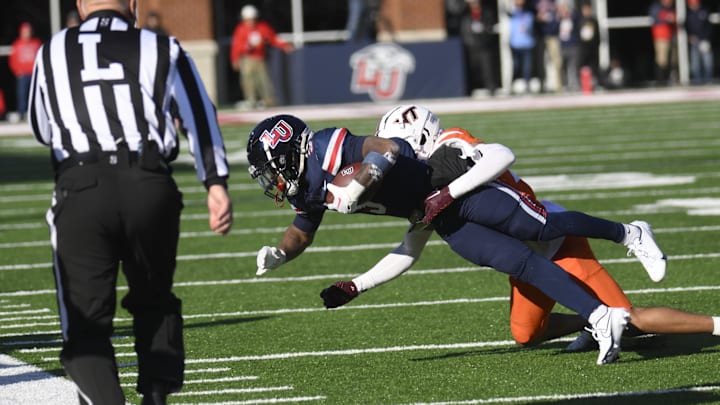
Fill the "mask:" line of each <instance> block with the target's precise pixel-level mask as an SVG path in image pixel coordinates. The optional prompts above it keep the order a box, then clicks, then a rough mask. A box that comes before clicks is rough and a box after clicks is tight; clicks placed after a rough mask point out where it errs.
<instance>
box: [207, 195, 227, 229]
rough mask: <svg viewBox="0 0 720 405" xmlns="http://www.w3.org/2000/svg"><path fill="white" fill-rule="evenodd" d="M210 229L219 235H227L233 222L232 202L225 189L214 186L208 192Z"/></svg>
mask: <svg viewBox="0 0 720 405" xmlns="http://www.w3.org/2000/svg"><path fill="white" fill-rule="evenodd" d="M207 205H208V213H209V214H210V229H212V230H213V231H214V232H215V233H217V234H218V235H227V233H228V232H230V228H231V227H232V222H233V213H232V201H231V200H230V195H229V194H228V192H227V190H226V189H225V187H223V186H221V185H218V184H213V185H212V186H210V189H209V190H208V199H207Z"/></svg>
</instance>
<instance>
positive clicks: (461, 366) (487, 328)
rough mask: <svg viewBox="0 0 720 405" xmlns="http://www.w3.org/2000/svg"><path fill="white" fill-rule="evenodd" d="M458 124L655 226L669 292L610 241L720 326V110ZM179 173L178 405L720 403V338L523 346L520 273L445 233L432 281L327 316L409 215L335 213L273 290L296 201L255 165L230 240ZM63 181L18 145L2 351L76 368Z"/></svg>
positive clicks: (124, 316) (661, 293)
mask: <svg viewBox="0 0 720 405" xmlns="http://www.w3.org/2000/svg"><path fill="white" fill-rule="evenodd" d="M440 118H441V120H442V122H443V124H444V126H445V127H451V126H460V127H464V128H467V129H469V130H470V131H471V132H473V133H474V134H475V135H476V136H481V137H482V138H484V139H485V140H487V141H491V142H500V143H504V144H506V145H508V146H509V147H511V148H512V149H513V150H514V151H515V153H516V155H517V158H518V160H517V162H516V164H515V165H514V170H515V171H516V172H517V173H519V174H521V175H523V176H524V177H525V178H526V179H527V180H528V181H529V182H530V183H531V184H533V185H534V186H535V187H536V191H538V194H539V195H540V196H541V197H542V198H549V199H553V200H555V201H557V202H559V203H561V204H563V205H565V206H566V207H568V208H572V209H576V210H582V211H586V212H589V213H591V214H595V215H600V216H604V217H607V218H610V219H614V220H618V221H624V222H629V221H631V220H633V219H637V218H643V219H645V220H647V221H648V222H650V223H652V224H653V226H654V229H655V231H656V239H657V241H658V243H659V244H660V245H661V247H663V249H664V250H665V253H666V254H667V255H668V257H669V262H668V274H667V277H666V278H665V280H664V281H663V282H661V283H658V284H655V283H652V282H651V281H650V280H649V278H648V277H647V275H646V274H645V272H644V271H643V269H642V267H641V266H640V264H639V262H637V261H636V260H635V259H633V258H628V257H626V255H625V250H624V248H622V247H621V246H618V245H615V244H612V243H610V242H596V243H595V242H594V243H593V247H594V249H595V252H596V254H597V255H598V257H599V258H600V260H601V261H602V262H603V263H604V264H605V265H606V267H607V268H608V269H609V270H610V272H611V273H612V274H613V276H615V277H616V279H617V280H618V281H619V283H620V284H621V286H622V287H623V288H624V289H625V290H626V292H627V293H628V296H629V298H630V299H631V300H632V301H633V303H635V304H636V305H642V306H650V305H668V306H674V307H678V308H681V309H685V310H689V311H697V312H702V313H707V314H712V315H718V314H720V299H718V298H717V297H718V294H719V293H720V291H718V290H720V243H719V242H718V239H719V238H720V120H719V118H720V103H718V102H687V103H678V104H657V105H634V106H614V107H603V108H587V109H585V108H577V109H557V110H538V111H515V112H502V113H482V114H443V115H441V116H440ZM310 124H311V126H312V127H313V128H315V129H319V128H322V127H324V126H347V127H348V128H350V129H351V130H352V131H353V132H354V133H356V134H363V133H366V134H367V133H372V132H373V131H374V127H375V121H374V120H373V119H363V120H345V121H339V122H332V123H330V122H311V123H310ZM249 129H250V127H249V126H237V127H226V128H224V133H225V137H226V142H227V149H228V153H229V155H233V154H234V155H235V156H237V155H241V154H242V153H243V151H244V150H245V140H246V139H247V132H248V130H249ZM182 153H184V154H187V151H181V154H182ZM176 169H177V170H176V179H177V181H178V184H179V185H180V187H181V189H182V191H183V193H184V197H185V210H184V213H183V221H182V232H183V234H182V237H181V240H180V247H179V258H178V269H177V275H176V285H177V286H176V289H175V292H176V294H177V295H178V296H179V297H180V298H181V299H182V300H183V310H184V314H185V325H186V329H185V338H186V348H187V359H188V360H187V374H186V380H187V384H186V385H185V388H184V390H183V393H182V395H178V396H173V397H171V402H172V403H214V404H256V403H257V404H264V403H300V402H307V403H324V404H417V403H443V404H484V403H501V402H502V403H508V402H510V403H528V402H537V403H553V404H570V403H578V404H579V403H582V404H600V403H613V404H624V403H628V404H629V403H633V404H650V403H653V404H656V403H687V404H689V403H720V366H719V364H720V337H713V336H710V335H690V336H655V337H650V338H644V339H633V340H629V339H626V341H625V344H624V351H623V353H622V355H621V358H620V360H619V361H618V362H617V363H615V364H612V365H606V366H597V365H596V364H595V360H596V357H597V353H596V352H587V353H574V354H568V353H564V352H563V348H564V347H565V345H566V344H567V340H565V341H558V342H550V343H546V344H543V345H541V346H539V347H537V348H532V349H527V348H525V349H523V348H520V347H518V346H516V345H514V344H513V342H512V338H511V335H510V331H509V327H508V300H507V297H508V292H509V286H508V282H507V277H506V276H504V275H502V274H500V273H497V272H495V271H492V270H489V269H486V268H478V267H475V266H471V265H470V264H468V263H467V262H465V261H463V260H462V259H460V258H458V257H457V256H455V255H454V254H453V253H452V252H451V251H450V250H449V249H448V248H447V247H446V246H445V245H444V244H443V243H442V242H441V241H440V240H439V238H437V237H433V239H432V241H431V244H430V246H428V247H427V248H426V250H425V252H424V254H423V257H422V258H421V260H420V261H419V262H418V263H417V264H416V265H415V267H414V269H413V271H411V272H409V273H408V274H406V275H404V276H402V277H401V278H399V279H398V280H395V281H394V282H392V283H390V284H387V285H384V286H382V287H380V288H377V289H375V290H372V291H370V292H368V293H366V294H364V295H361V296H360V297H359V298H358V299H356V300H355V301H353V302H352V303H350V304H349V305H347V306H346V307H344V308H342V309H339V310H325V309H324V308H323V307H322V301H321V299H320V298H319V295H318V294H319V292H320V290H321V289H323V288H324V287H326V286H328V285H330V284H331V283H332V282H334V281H336V280H339V279H350V278H352V276H354V275H355V274H357V273H360V272H363V271H365V270H366V269H368V268H369V267H370V266H372V265H373V264H374V263H375V261H376V260H378V259H379V258H380V257H382V256H383V255H384V254H385V253H386V252H388V251H389V250H391V249H392V247H394V246H395V245H396V244H397V243H399V241H400V240H401V239H402V236H403V234H404V231H405V229H406V222H404V221H403V220H400V219H397V218H390V217H373V216H365V215H340V214H336V213H330V214H328V215H326V216H325V220H324V223H323V226H322V227H321V229H320V231H319V232H318V234H317V236H316V238H315V242H314V244H313V247H312V248H310V249H309V250H308V251H307V252H306V253H305V254H303V255H302V256H301V257H300V258H298V259H297V260H295V261H292V262H290V263H288V264H286V265H284V266H283V267H281V268H279V269H277V270H275V271H273V272H270V273H268V274H266V275H265V276H263V277H262V278H255V269H256V268H255V252H256V251H257V249H258V248H260V247H261V246H263V245H274V244H276V243H277V242H278V240H279V238H280V237H281V235H282V232H283V231H284V229H285V227H286V226H287V225H288V224H289V223H290V222H291V221H292V215H293V214H292V210H291V209H290V208H289V207H288V206H286V207H283V208H276V207H275V206H274V204H273V202H272V201H271V200H269V199H268V198H266V197H265V196H264V195H263V194H262V192H260V189H259V188H258V187H257V186H256V184H254V183H253V182H251V180H250V179H249V176H248V175H247V168H246V167H245V166H243V165H241V164H235V165H233V168H232V169H233V175H232V178H231V187H230V190H231V194H232V196H233V201H234V208H235V225H234V228H233V231H232V232H231V234H230V235H228V236H227V237H218V236H215V235H213V234H212V233H211V232H209V229H208V225H207V213H206V208H205V205H204V189H203V188H202V186H201V185H200V184H199V183H198V182H197V180H196V178H195V176H194V172H193V171H192V168H191V167H190V166H188V165H186V164H178V165H177V166H176ZM51 181H52V177H51V172H50V169H49V163H48V151H47V150H46V149H45V148H43V147H40V146H37V145H36V144H35V142H34V140H33V138H32V137H31V136H29V135H28V136H25V137H7V138H0V351H1V352H2V353H5V354H9V355H11V356H13V357H16V358H18V359H20V360H22V361H24V362H27V363H31V364H34V365H37V366H38V367H41V368H43V369H46V370H49V371H51V372H53V373H57V374H62V369H61V366H60V364H59V362H58V360H57V356H58V351H59V346H60V345H59V342H58V339H59V322H58V316H57V306H56V303H55V295H54V284H53V277H52V271H51V267H50V261H51V252H50V246H49V243H48V239H49V237H48V231H47V228H46V226H45V223H44V212H45V210H46V208H47V207H48V205H49V202H50V191H51V188H52V182H51ZM120 284H121V285H124V280H122V279H121V280H120ZM125 291H126V290H124V289H123V287H120V291H119V295H120V296H122V294H123V293H124V292H125ZM561 310H562V309H561ZM129 326H130V319H129V314H128V313H126V312H124V310H122V309H119V310H118V313H117V319H116V336H115V339H114V344H115V345H116V351H117V353H118V362H119V364H120V366H121V369H120V371H121V380H122V382H123V384H124V386H125V387H126V393H127V397H128V401H130V402H131V403H137V402H138V397H137V395H136V394H135V392H134V381H135V376H134V374H133V372H136V368H135V367H134V361H135V357H134V354H133V352H132V337H131V329H130V328H129ZM2 384H3V383H2V379H0V402H2V398H3V397H4V396H3V387H2Z"/></svg>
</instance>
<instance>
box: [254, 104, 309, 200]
mask: <svg viewBox="0 0 720 405" xmlns="http://www.w3.org/2000/svg"><path fill="white" fill-rule="evenodd" d="M312 134H313V132H312V130H310V128H309V127H308V126H307V124H305V122H303V120H301V119H300V118H297V117H295V116H292V115H275V116H272V117H270V118H266V119H265V120H263V121H262V122H261V123H259V124H258V125H257V126H256V127H255V128H254V129H253V130H252V132H250V138H249V139H248V147H247V156H248V161H249V162H250V168H249V171H250V176H251V177H252V178H253V179H255V180H257V182H258V184H260V187H262V189H263V191H264V192H265V195H267V196H268V197H270V198H272V199H274V200H275V201H277V202H282V201H283V200H284V199H285V197H286V196H288V195H289V196H293V195H295V194H297V193H298V191H299V190H300V181H301V179H302V176H303V172H304V171H305V161H306V160H307V154H308V142H309V141H310V137H311V136H312Z"/></svg>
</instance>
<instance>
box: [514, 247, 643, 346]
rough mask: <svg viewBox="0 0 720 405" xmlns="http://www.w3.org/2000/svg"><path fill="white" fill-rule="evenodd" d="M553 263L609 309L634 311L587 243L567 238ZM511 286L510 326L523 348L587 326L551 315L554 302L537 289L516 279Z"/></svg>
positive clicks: (572, 318)
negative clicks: (619, 308) (616, 308)
mask: <svg viewBox="0 0 720 405" xmlns="http://www.w3.org/2000/svg"><path fill="white" fill-rule="evenodd" d="M553 261H554V262H555V263H556V264H558V265H559V266H560V267H562V268H563V270H565V271H566V272H568V273H569V274H570V275H571V276H572V277H573V278H574V279H575V280H576V281H577V282H578V284H579V285H580V286H581V287H583V288H585V290H587V291H588V292H589V293H590V294H592V295H593V296H596V297H598V298H599V299H600V301H602V302H603V303H604V304H605V305H607V306H609V307H622V308H625V309H630V308H631V305H630V301H629V300H628V299H627V297H626V296H625V294H624V293H623V291H622V289H621V288H620V286H618V284H617V283H616V282H615V280H614V279H613V278H612V277H611V276H610V274H609V273H608V272H607V271H606V270H605V269H604V268H603V267H602V265H600V263H599V262H598V261H597V259H596V258H595V256H594V254H593V252H592V249H591V248H590V245H589V244H588V242H587V239H585V238H578V237H566V238H565V239H564V240H563V242H562V244H561V245H560V247H559V249H558V250H557V252H556V253H555V254H554V256H553ZM510 284H511V285H512V295H511V310H510V325H511V329H512V332H513V337H514V338H515V340H516V341H517V342H518V343H519V344H524V345H533V344H538V343H540V342H543V341H546V340H549V339H554V338H557V337H560V336H565V335H567V334H570V333H573V332H577V331H580V330H582V328H583V327H584V326H586V325H587V322H586V321H585V320H584V319H583V318H582V317H580V316H579V315H574V314H561V313H552V314H550V310H551V309H552V307H553V304H554V301H553V300H551V299H550V298H548V297H547V296H546V295H545V294H543V293H542V291H540V290H538V289H537V288H535V287H533V286H531V285H528V284H527V283H524V282H522V281H520V280H516V279H513V278H511V279H510ZM593 343H594V342H593Z"/></svg>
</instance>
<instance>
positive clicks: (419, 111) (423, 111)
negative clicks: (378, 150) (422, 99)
mask: <svg viewBox="0 0 720 405" xmlns="http://www.w3.org/2000/svg"><path fill="white" fill-rule="evenodd" d="M441 132H442V128H441V127H440V119H439V118H438V117H437V116H435V114H433V113H432V112H431V111H430V110H428V109H427V108H425V107H422V106H419V105H414V104H411V105H401V106H398V107H395V108H393V109H392V110H390V111H388V112H386V113H385V115H383V117H382V118H381V119H380V122H378V126H377V130H376V131H375V135H377V136H379V137H382V138H402V139H404V140H406V141H407V142H408V143H409V144H410V146H412V148H413V149H414V150H415V153H416V154H417V155H418V157H420V158H422V159H427V158H428V157H429V156H430V154H431V153H432V150H433V147H434V145H435V141H436V140H437V138H438V136H439V135H440V133H441Z"/></svg>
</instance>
